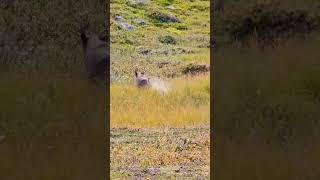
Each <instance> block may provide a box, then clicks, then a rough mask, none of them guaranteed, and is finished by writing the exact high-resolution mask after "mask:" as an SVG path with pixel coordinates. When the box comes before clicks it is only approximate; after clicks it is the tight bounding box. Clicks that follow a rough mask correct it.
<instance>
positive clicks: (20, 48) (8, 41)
mask: <svg viewBox="0 0 320 180" xmlns="http://www.w3.org/2000/svg"><path fill="white" fill-rule="evenodd" d="M104 9H105V4H104V1H90V2H87V1H86V2H85V1H73V0H58V1H46V0H43V1H36V0H32V1H29V0H28V1H27V0H14V1H7V0H4V1H1V3H0V14H1V16H0V27H1V28H0V57H1V58H0V70H1V72H0V84H1V88H0V99H1V103H0V106H1V111H0V154H1V155H0V169H1V179H3V180H7V179H17V180H18V179H43V180H46V179H48V180H49V179H52V180H56V179H86V180H87V179H101V178H104V177H105V175H106V173H105V172H106V169H105V156H104V154H105V152H106V151H105V140H106V139H104V138H105V134H106V132H105V129H104V127H105V121H103V120H104V119H105V116H106V108H105V105H106V103H105V98H106V94H105V89H104V88H103V89H99V88H96V87H94V86H93V85H92V84H91V82H89V81H88V80H87V74H86V71H85V66H84V64H83V62H84V57H83V52H82V47H81V39H80V32H79V28H80V24H81V23H83V22H86V21H89V22H90V25H91V28H92V30H93V31H95V32H97V33H99V32H103V31H104V23H105V17H106V14H105V11H104Z"/></svg>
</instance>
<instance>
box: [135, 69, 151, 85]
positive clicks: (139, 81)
mask: <svg viewBox="0 0 320 180" xmlns="http://www.w3.org/2000/svg"><path fill="white" fill-rule="evenodd" d="M135 75H136V85H137V87H138V88H146V87H149V86H150V78H148V77H146V76H145V75H144V72H138V71H137V70H136V71H135Z"/></svg>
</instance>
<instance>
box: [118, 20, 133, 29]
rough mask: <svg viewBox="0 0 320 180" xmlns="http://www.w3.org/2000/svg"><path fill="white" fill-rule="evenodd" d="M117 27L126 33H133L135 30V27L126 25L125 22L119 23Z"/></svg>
mask: <svg viewBox="0 0 320 180" xmlns="http://www.w3.org/2000/svg"><path fill="white" fill-rule="evenodd" d="M117 26H118V27H119V28H120V29H123V30H126V31H133V30H134V27H133V26H131V25H130V24H128V23H124V22H117Z"/></svg>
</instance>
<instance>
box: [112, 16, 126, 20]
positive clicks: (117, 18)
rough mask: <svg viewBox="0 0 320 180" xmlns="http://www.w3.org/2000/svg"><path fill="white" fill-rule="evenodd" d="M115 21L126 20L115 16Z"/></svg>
mask: <svg viewBox="0 0 320 180" xmlns="http://www.w3.org/2000/svg"><path fill="white" fill-rule="evenodd" d="M114 20H115V21H124V20H125V19H124V17H123V16H115V17H114Z"/></svg>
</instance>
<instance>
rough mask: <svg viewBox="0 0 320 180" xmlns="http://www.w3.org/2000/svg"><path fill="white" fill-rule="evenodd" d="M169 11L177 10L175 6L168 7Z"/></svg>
mask: <svg viewBox="0 0 320 180" xmlns="http://www.w3.org/2000/svg"><path fill="white" fill-rule="evenodd" d="M167 9H170V10H175V9H176V8H175V7H174V6H172V5H171V6H167Z"/></svg>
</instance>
